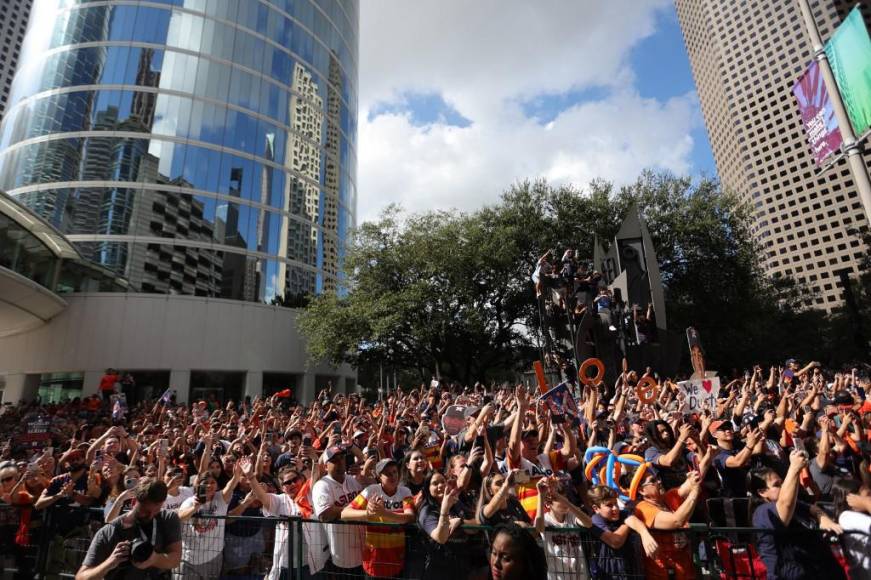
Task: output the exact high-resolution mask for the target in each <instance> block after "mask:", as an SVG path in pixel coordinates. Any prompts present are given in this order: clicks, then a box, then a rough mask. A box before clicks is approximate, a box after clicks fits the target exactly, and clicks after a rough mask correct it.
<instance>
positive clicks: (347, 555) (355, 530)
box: [312, 475, 363, 568]
mask: <svg viewBox="0 0 871 580" xmlns="http://www.w3.org/2000/svg"><path fill="white" fill-rule="evenodd" d="M361 489H363V486H362V485H360V483H359V482H358V481H357V480H356V479H354V477H353V476H350V475H346V476H345V482H344V483H339V482H338V481H336V480H335V479H333V478H332V477H330V476H329V475H325V476H324V477H322V478H321V479H319V480H318V482H317V483H315V485H314V487H313V488H312V503H313V506H314V510H315V515H316V516H320V515H321V514H322V513H324V512H325V511H326V510H328V509H329V508H331V507H334V506H335V507H341V508H343V507H345V506H346V505H348V504H349V503H351V502H352V501H354V498H355V497H357V494H358V493H360V490H361ZM324 528H325V529H326V532H327V540H328V541H329V543H330V556H331V557H332V558H333V564H335V565H336V566H338V567H339V568H356V567H357V566H360V565H362V564H363V544H362V541H361V539H362V538H361V536H362V532H363V530H362V528H363V526H354V525H340V524H324Z"/></svg>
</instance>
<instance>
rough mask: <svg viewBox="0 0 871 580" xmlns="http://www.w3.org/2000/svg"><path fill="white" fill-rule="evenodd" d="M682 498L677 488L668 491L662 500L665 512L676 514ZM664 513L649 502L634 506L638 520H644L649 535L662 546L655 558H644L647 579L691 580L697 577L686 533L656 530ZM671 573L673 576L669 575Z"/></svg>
mask: <svg viewBox="0 0 871 580" xmlns="http://www.w3.org/2000/svg"><path fill="white" fill-rule="evenodd" d="M682 501H683V500H682V499H681V497H680V495H679V494H678V490H677V489H671V490H669V491H668V492H666V494H665V497H664V498H663V503H665V505H666V506H667V507H666V510H665V511H669V512H671V511H674V510H675V509H676V508H677V507H678V506H679V505H680V504H681V503H682ZM661 511H664V510H663V509H661V508H660V507H659V506H656V505H653V504H652V503H650V502H648V501H646V500H645V501H641V502H638V504H636V506H635V517H637V518H638V519H639V520H641V521H642V522H643V523H644V525H645V526H647V527H648V529H650V534H651V535H652V536H653V538H654V539H655V540H656V543H657V544H659V550H658V551H657V552H656V556H655V557H653V558H648V557H645V558H644V572H645V575H646V576H647V578H653V579H654V580H667V579H668V578H675V579H677V580H680V579H690V578H694V577H695V573H694V570H693V557H692V554H691V553H690V543H689V538H688V537H687V536H686V534H683V533H680V532H673V531H657V530H656V529H655V528H654V527H653V523H654V522H655V521H656V516H657V514H658V513H659V512H661ZM669 571H671V572H672V573H673V575H671V576H670V575H669Z"/></svg>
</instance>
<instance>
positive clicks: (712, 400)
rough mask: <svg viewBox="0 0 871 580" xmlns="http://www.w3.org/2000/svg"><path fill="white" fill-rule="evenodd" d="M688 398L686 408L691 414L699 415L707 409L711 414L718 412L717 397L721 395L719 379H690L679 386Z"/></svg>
mask: <svg viewBox="0 0 871 580" xmlns="http://www.w3.org/2000/svg"><path fill="white" fill-rule="evenodd" d="M677 386H678V387H680V390H681V393H682V394H683V395H684V397H686V399H685V400H686V408H687V410H688V411H689V412H690V413H697V412H700V411H702V410H703V409H705V408H706V407H707V408H708V409H710V410H711V412H712V413H713V412H716V410H717V397H719V395H720V379H719V377H711V378H709V379H690V380H688V381H681V382H679V383H678V384H677Z"/></svg>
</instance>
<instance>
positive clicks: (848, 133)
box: [798, 0, 871, 227]
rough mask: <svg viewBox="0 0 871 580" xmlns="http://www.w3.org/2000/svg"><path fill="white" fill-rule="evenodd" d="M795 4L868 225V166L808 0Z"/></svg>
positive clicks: (870, 207)
mask: <svg viewBox="0 0 871 580" xmlns="http://www.w3.org/2000/svg"><path fill="white" fill-rule="evenodd" d="M798 5H799V8H801V15H802V17H803V18H804V24H805V27H806V28H807V32H808V35H810V38H811V45H812V46H813V50H814V58H815V59H816V61H817V62H818V63H819V67H820V70H821V71H822V72H823V82H824V83H825V84H826V90H827V91H828V92H829V98H830V99H831V100H832V108H833V109H834V110H835V117H836V118H837V119H838V129H840V130H841V137H842V138H843V140H844V152H845V153H846V154H847V162H848V163H849V166H850V173H851V174H852V177H853V183H855V184H856V189H857V190H858V191H859V198H860V199H861V200H862V206H863V207H864V208H865V220H866V221H867V222H868V226H869V227H871V178H869V177H868V170H867V169H866V168H865V160H864V159H863V158H862V149H861V148H860V147H859V142H858V141H856V135H855V134H854V133H853V127H852V125H850V118H849V117H848V116H847V109H845V108H844V102H843V101H842V100H841V93H839V92H838V85H837V83H836V82H835V76H834V75H833V74H832V67H831V66H830V65H829V59H828V57H827V56H826V49H825V47H823V41H822V39H821V38H820V31H819V30H818V29H817V22H816V20H815V19H814V15H813V12H812V11H811V7H810V2H809V1H808V0H798Z"/></svg>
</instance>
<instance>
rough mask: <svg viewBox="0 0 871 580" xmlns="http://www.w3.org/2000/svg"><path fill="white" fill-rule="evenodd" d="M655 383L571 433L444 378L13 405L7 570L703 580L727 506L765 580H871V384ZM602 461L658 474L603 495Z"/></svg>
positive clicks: (622, 381) (627, 383) (5, 507)
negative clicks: (74, 544)
mask: <svg viewBox="0 0 871 580" xmlns="http://www.w3.org/2000/svg"><path fill="white" fill-rule="evenodd" d="M647 376H648V375H641V376H639V374H637V373H636V372H633V371H628V370H627V371H624V372H623V373H622V374H621V375H620V376H619V378H618V380H617V381H616V383H615V384H606V383H603V382H600V383H598V384H595V383H594V384H582V383H579V382H578V383H575V384H570V385H568V386H567V388H568V389H569V391H570V392H573V393H574V398H575V401H576V403H577V409H576V412H573V413H566V414H560V413H558V412H557V410H555V409H554V408H552V407H551V406H549V405H547V404H545V403H544V402H542V400H541V399H540V398H539V395H540V392H539V390H538V389H537V388H529V387H527V386H524V385H511V386H509V385H491V386H490V387H484V386H483V385H480V384H476V385H475V386H473V387H463V386H460V385H456V384H446V383H444V382H438V381H434V382H433V384H430V385H421V386H420V387H418V388H412V389H406V390H401V389H397V390H391V391H390V392H389V393H387V396H386V397H384V398H382V399H379V400H367V399H366V398H365V397H363V396H360V395H359V394H347V395H346V394H333V393H332V392H331V391H330V390H324V391H322V392H320V393H319V394H318V396H317V398H316V400H314V401H312V402H310V403H308V404H305V405H303V404H296V403H295V402H294V401H293V400H292V399H290V398H287V397H275V396H272V397H262V398H261V397H255V398H254V399H252V400H248V399H246V400H244V401H228V402H226V404H223V403H222V404H221V405H220V406H218V405H216V404H215V403H214V402H207V401H196V402H193V403H192V404H190V405H187V404H181V403H177V402H176V401H175V400H174V398H172V399H171V398H169V397H168V396H167V397H163V398H162V399H161V400H159V401H154V400H151V401H148V402H147V403H146V402H143V403H140V404H138V405H134V406H131V408H129V409H126V411H125V415H124V417H118V416H117V414H116V415H114V416H113V413H112V409H111V405H110V404H109V402H108V401H109V397H106V401H105V402H104V401H103V400H101V398H102V397H101V395H102V393H101V395H94V396H92V397H88V398H85V399H82V400H78V399H77V400H73V401H68V402H65V403H62V404H40V403H39V402H28V403H20V404H18V405H6V406H4V407H3V409H2V415H0V433H2V434H3V439H4V441H5V443H4V444H3V445H2V448H0V460H2V463H0V551H2V554H3V555H4V557H7V558H11V559H14V561H15V565H16V566H15V567H16V568H17V569H18V572H19V576H20V577H28V575H29V576H30V577H32V575H33V566H34V565H35V564H34V563H33V562H32V561H28V559H27V553H28V552H27V550H25V549H23V547H25V546H29V545H35V544H37V543H43V544H52V545H55V544H56V545H57V546H59V547H60V548H59V549H60V551H61V552H62V551H63V546H64V545H68V544H64V543H63V541H64V540H65V539H67V540H68V539H69V538H70V537H72V536H75V534H78V533H82V530H83V529H88V530H89V531H88V532H87V535H86V538H87V541H89V542H90V545H89V548H88V551H87V553H86V555H85V557H84V560H83V562H82V563H81V567H80V568H79V570H78V573H77V578H79V579H82V580H84V579H88V580H95V579H97V578H103V577H112V578H145V577H148V578H155V577H169V575H173V577H175V578H179V579H180V578H198V579H206V578H219V577H222V576H223V577H228V576H258V575H259V576H260V577H263V576H268V578H270V579H271V580H279V579H284V578H288V577H289V570H291V569H296V570H300V571H301V573H302V574H303V576H302V577H303V578H307V577H326V578H334V577H340V576H348V577H354V576H356V577H364V576H365V577H405V578H418V577H423V578H457V579H459V578H493V579H499V580H511V579H513V578H545V577H548V578H551V579H570V578H634V577H647V578H694V577H696V576H697V574H698V565H697V563H696V560H698V558H697V557H698V556H699V546H698V544H697V542H694V541H692V536H691V531H692V530H691V528H690V527H689V526H690V523H692V522H700V523H711V522H713V523H717V522H716V521H715V520H716V519H717V518H718V517H719V516H718V514H720V512H721V511H723V509H724V508H723V506H729V507H728V509H725V511H726V512H728V513H730V514H732V516H733V517H737V518H738V519H739V520H741V521H745V522H746V524H747V525H751V524H752V526H753V528H755V531H754V532H753V533H754V534H755V540H754V541H753V544H755V550H751V552H752V555H753V556H754V558H755V560H754V561H753V562H751V565H754V566H758V567H759V568H760V569H764V570H767V574H768V577H769V578H809V577H814V576H815V575H820V574H823V575H825V576H818V577H825V578H827V579H835V578H847V577H849V578H852V579H862V578H871V539H869V532H871V515H869V514H871V472H869V458H871V401H868V400H867V399H866V393H867V391H868V389H869V388H871V384H869V381H868V378H867V376H865V375H860V373H858V372H856V371H855V370H854V371H853V372H847V373H834V372H831V373H830V372H827V371H825V370H823V369H822V368H821V367H820V365H818V364H816V363H810V364H807V365H805V366H804V367H801V368H800V367H799V365H798V364H796V363H795V361H789V362H788V364H787V365H785V366H784V367H783V368H777V367H771V368H769V369H767V370H763V369H762V368H761V367H758V366H757V367H754V368H752V369H749V370H748V372H747V373H746V374H745V375H744V376H743V377H739V378H737V379H735V380H732V381H730V382H728V383H726V379H723V382H724V383H726V384H724V385H723V386H722V388H721V389H720V393H719V398H718V399H717V400H716V404H715V405H714V406H711V407H705V408H703V409H697V410H691V409H689V408H688V404H689V403H688V401H687V400H686V398H685V397H683V395H682V393H681V390H680V389H679V388H678V387H677V386H676V385H675V384H674V383H672V382H670V381H668V380H663V381H661V382H660V383H659V384H658V385H657V387H658V388H657V391H656V393H655V397H654V399H653V400H650V398H649V397H647V396H642V393H640V391H639V390H638V389H637V388H636V387H637V386H638V384H639V382H644V381H645V378H646V377H647ZM103 396H105V395H103ZM34 422H43V423H45V424H47V430H46V432H47V433H48V436H47V437H44V438H42V439H41V440H40V441H39V445H34V441H33V437H30V438H28V437H26V436H25V432H26V426H27V425H29V424H33V423H34ZM594 449H605V450H607V451H608V453H613V454H614V455H615V456H617V455H628V456H633V457H641V458H643V460H644V462H643V464H642V465H640V466H636V467H634V468H633V467H631V466H630V465H629V464H623V470H622V472H621V473H616V472H614V473H612V475H613V477H606V476H607V475H608V474H606V473H604V472H603V473H602V474H601V476H600V477H598V478H597V477H595V474H591V471H594V470H591V469H587V468H588V467H589V466H588V462H587V461H585V457H586V456H588V454H587V451H588V450H594ZM602 465H605V463H604V462H603V463H602ZM642 469H643V471H642V472H639V471H638V470H642ZM595 471H598V466H597V467H596V470H595ZM636 475H637V476H638V477H636ZM741 510H743V520H742V518H741V514H737V513H736V512H737V511H741ZM95 513H99V517H98V518H97V519H99V520H100V522H101V525H102V524H103V523H104V525H102V527H101V528H100V529H99V531H97V532H96V533H95V534H92V530H91V529H90V528H87V524H88V522H89V521H92V520H93V519H94V514H95ZM58 514H60V516H58ZM234 516H238V517H239V518H240V519H234V518H233V517H234ZM49 517H51V528H50V529H51V530H52V536H51V537H46V536H45V535H44V531H45V529H47V528H48V526H47V523H48V521H49V520H48V518H49ZM227 517H229V519H227ZM263 518H281V519H278V520H268V519H263ZM293 518H298V519H297V520H296V521H298V522H301V523H299V526H298V527H296V528H295V527H293V524H292V523H290V522H292V521H294V520H293ZM300 530H301V532H302V533H301V534H299V533H297V532H298V531H300ZM825 532H828V533H830V534H831V536H832V537H835V538H837V539H838V542H837V543H835V544H833V543H831V542H830V541H829V540H828V539H827V538H826V536H825V535H824V533H825ZM41 534H43V535H41ZM300 535H301V537H300ZM91 536H93V537H91ZM58 537H59V538H61V540H59V542H56V538H58ZM833 548H839V549H833ZM57 551H58V550H49V556H48V558H47V560H46V561H45V562H44V563H41V564H40V565H45V566H47V567H50V566H51V565H52V562H53V561H54V559H55V558H56V557H60V558H63V556H64V555H63V554H59V555H58V554H57ZM270 551H271V554H272V555H271V558H265V559H264V554H266V555H268V554H269V553H270ZM757 553H758V557H756V556H757ZM708 557H710V554H708ZM848 575H849V576H848Z"/></svg>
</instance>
